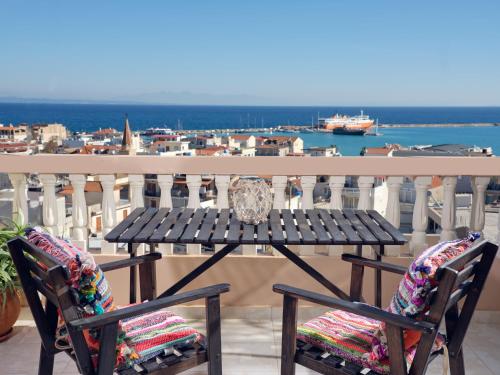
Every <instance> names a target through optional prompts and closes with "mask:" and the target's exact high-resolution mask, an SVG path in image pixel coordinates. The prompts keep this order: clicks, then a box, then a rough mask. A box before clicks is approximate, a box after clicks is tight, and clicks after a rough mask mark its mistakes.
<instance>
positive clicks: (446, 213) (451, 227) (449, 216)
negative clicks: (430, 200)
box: [440, 176, 457, 241]
mask: <svg viewBox="0 0 500 375" xmlns="http://www.w3.org/2000/svg"><path fill="white" fill-rule="evenodd" d="M456 186H457V177H455V176H446V177H443V208H442V211H441V235H440V240H441V241H449V240H453V239H455V238H457V233H456V232H455V226H456V219H457V212H456V207H455V188H456Z"/></svg>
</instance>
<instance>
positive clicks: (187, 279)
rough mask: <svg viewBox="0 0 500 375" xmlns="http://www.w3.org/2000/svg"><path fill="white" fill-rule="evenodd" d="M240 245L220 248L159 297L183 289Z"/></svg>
mask: <svg viewBox="0 0 500 375" xmlns="http://www.w3.org/2000/svg"><path fill="white" fill-rule="evenodd" d="M239 245H240V244H230V245H226V246H225V247H223V248H222V249H221V250H219V251H217V252H216V253H214V255H212V256H211V257H210V258H208V259H207V260H206V261H204V262H203V263H202V264H200V265H199V266H198V267H196V268H195V269H194V270H192V271H191V272H190V273H188V274H187V275H186V276H184V277H183V278H182V279H180V280H179V281H177V282H176V283H175V284H174V285H172V286H171V287H170V288H168V289H167V290H166V291H164V292H163V293H162V294H160V295H159V296H158V298H162V297H166V296H171V295H173V294H175V293H177V292H178V291H179V290H181V289H182V288H184V287H185V286H186V285H187V284H189V283H190V282H191V281H193V280H194V279H196V278H197V277H198V276H200V275H201V274H202V273H203V272H205V271H206V270H208V269H209V268H210V267H212V266H213V265H214V264H215V263H217V262H218V261H219V260H221V259H222V258H224V257H225V256H226V255H228V254H229V253H230V252H231V251H233V250H234V249H236V248H237V247H238V246H239Z"/></svg>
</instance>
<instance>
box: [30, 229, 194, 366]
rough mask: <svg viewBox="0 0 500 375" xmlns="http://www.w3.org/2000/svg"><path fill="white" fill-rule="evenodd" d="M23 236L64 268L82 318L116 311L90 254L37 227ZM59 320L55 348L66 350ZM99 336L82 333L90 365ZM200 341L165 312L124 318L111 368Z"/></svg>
mask: <svg viewBox="0 0 500 375" xmlns="http://www.w3.org/2000/svg"><path fill="white" fill-rule="evenodd" d="M26 236H27V238H28V241H29V242H31V243H32V244H33V245H35V246H37V247H38V248H40V249H42V250H43V251H45V252H47V253H48V254H50V255H52V256H53V257H54V258H56V259H57V260H58V261H59V262H61V264H64V265H65V266H66V267H67V268H68V270H69V273H70V276H69V281H68V284H69V286H70V287H71V288H72V290H73V292H74V296H75V300H76V301H77V303H78V307H79V309H80V313H81V315H82V317H88V316H92V315H100V314H103V313H105V312H108V311H112V310H115V309H119V308H120V307H119V306H116V305H115V304H114V302H113V296H112V294H111V288H110V286H109V284H108V282H107V280H106V277H105V276H104V273H103V272H102V270H101V269H100V267H99V266H98V265H97V264H96V263H95V261H94V257H93V256H92V254H90V253H89V252H86V251H84V250H82V249H80V248H78V247H76V246H75V245H73V244H72V243H71V242H70V241H66V240H63V239H61V238H58V237H56V236H53V235H51V234H50V233H48V232H46V231H44V230H43V229H41V228H38V227H37V228H29V229H27V230H26ZM42 266H43V265H42ZM59 320H60V322H59V326H58V329H57V333H56V336H57V337H56V339H57V340H56V343H57V344H56V345H57V346H58V348H59V349H70V348H71V342H70V338H69V335H68V333H67V330H66V327H65V325H64V321H63V320H62V319H59ZM99 333H100V332H99V331H98V330H86V331H84V335H85V339H86V341H87V344H88V346H89V348H90V351H91V355H92V360H93V362H94V365H97V363H98V353H99ZM200 338H201V335H200V334H199V333H198V332H197V331H196V330H194V329H193V328H191V327H189V326H188V325H187V324H186V322H185V320H184V319H182V318H181V317H179V316H176V315H175V314H173V313H171V312H168V311H156V312H152V313H149V314H145V315H141V316H139V317H135V318H130V319H126V320H123V321H120V323H119V330H118V338H117V347H116V354H117V360H116V364H115V366H116V367H117V368H121V369H123V368H126V367H129V366H132V365H133V364H136V363H142V362H145V361H148V360H149V359H151V358H153V357H155V356H156V355H158V354H160V353H163V352H164V351H165V350H167V354H168V351H169V350H170V351H171V350H173V347H174V346H176V345H179V346H182V345H184V344H190V343H194V342H196V341H198V340H199V339H200Z"/></svg>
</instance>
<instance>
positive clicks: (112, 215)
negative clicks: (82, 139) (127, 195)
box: [99, 174, 117, 254]
mask: <svg viewBox="0 0 500 375" xmlns="http://www.w3.org/2000/svg"><path fill="white" fill-rule="evenodd" d="M99 181H100V182H101V186H102V237H103V240H102V243H101V250H102V252H103V253H104V254H114V253H115V252H116V244H114V243H109V242H107V241H104V236H106V234H108V233H109V232H110V231H111V230H112V229H113V228H114V227H115V225H116V224H117V220H116V204H115V191H114V190H115V181H116V178H115V175H112V174H106V175H100V176H99Z"/></svg>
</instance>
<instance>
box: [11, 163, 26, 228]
mask: <svg viewBox="0 0 500 375" xmlns="http://www.w3.org/2000/svg"><path fill="white" fill-rule="evenodd" d="M9 179H10V182H11V183H12V187H13V188H14V197H13V199H12V220H14V221H15V222H16V223H18V224H21V225H26V224H28V222H29V217H28V188H27V186H26V175H25V174H23V173H13V174H9Z"/></svg>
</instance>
